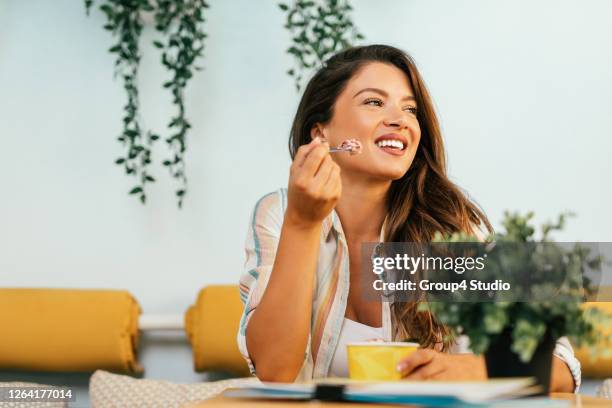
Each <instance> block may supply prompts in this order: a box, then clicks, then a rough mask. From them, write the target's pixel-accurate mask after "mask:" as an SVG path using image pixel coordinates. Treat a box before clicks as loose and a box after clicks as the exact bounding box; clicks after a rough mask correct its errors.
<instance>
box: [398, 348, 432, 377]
mask: <svg viewBox="0 0 612 408" xmlns="http://www.w3.org/2000/svg"><path fill="white" fill-rule="evenodd" d="M435 353H436V352H435V351H433V350H430V349H418V350H416V351H415V352H414V353H412V354H410V355H409V356H408V357H406V358H405V359H403V360H402V361H400V362H399V363H398V364H397V371H399V372H400V373H401V375H402V377H406V376H408V375H410V374H411V373H412V372H413V371H415V370H416V369H417V368H418V367H419V366H422V365H425V364H428V363H430V362H431V361H432V360H433V358H434V357H435V355H436V354H435Z"/></svg>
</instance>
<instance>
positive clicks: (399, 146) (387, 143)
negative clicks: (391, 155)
mask: <svg viewBox="0 0 612 408" xmlns="http://www.w3.org/2000/svg"><path fill="white" fill-rule="evenodd" d="M376 146H378V147H380V148H381V149H390V150H396V151H398V152H401V151H403V150H404V148H405V147H406V146H405V145H404V143H403V142H402V141H400V140H396V139H386V140H381V141H378V142H376Z"/></svg>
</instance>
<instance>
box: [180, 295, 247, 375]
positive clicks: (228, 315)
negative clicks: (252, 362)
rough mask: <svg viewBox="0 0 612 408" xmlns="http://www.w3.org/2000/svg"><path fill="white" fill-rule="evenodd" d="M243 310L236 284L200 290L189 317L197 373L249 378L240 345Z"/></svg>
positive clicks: (188, 330)
mask: <svg viewBox="0 0 612 408" xmlns="http://www.w3.org/2000/svg"><path fill="white" fill-rule="evenodd" d="M243 307H244V306H243V304H242V302H241V301H240V295H239V293H238V286H236V285H213V286H207V287H205V288H204V289H202V290H201V291H200V293H199V294H198V299H197V301H196V304H195V305H193V306H191V307H190V308H189V309H188V310H187V313H186V314H185V330H186V332H187V337H188V338H189V341H190V342H191V345H192V347H193V359H194V367H195V370H196V371H199V372H201V371H226V372H230V373H233V374H235V375H237V376H248V375H249V368H248V366H247V364H246V362H245V361H244V358H243V357H242V355H241V354H240V352H239V351H238V345H237V344H236V334H237V333H238V325H239V323H240V317H241V315H242V310H243Z"/></svg>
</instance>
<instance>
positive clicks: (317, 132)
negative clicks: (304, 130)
mask: <svg viewBox="0 0 612 408" xmlns="http://www.w3.org/2000/svg"><path fill="white" fill-rule="evenodd" d="M326 133H327V132H325V129H324V128H323V126H321V124H320V123H315V125H314V126H313V127H312V129H310V138H311V139H312V140H314V139H315V138H316V137H320V138H321V139H323V140H326V139H327V137H326V136H327V134H326Z"/></svg>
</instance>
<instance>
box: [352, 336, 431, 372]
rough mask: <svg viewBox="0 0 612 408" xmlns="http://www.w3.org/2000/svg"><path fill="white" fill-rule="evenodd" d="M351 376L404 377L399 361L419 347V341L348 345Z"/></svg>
mask: <svg viewBox="0 0 612 408" xmlns="http://www.w3.org/2000/svg"><path fill="white" fill-rule="evenodd" d="M346 348H347V356H348V369H349V378H351V379H353V380H368V381H393V380H400V379H401V378H402V377H401V375H400V373H398V372H397V370H396V367H397V363H399V362H400V360H402V359H403V358H405V357H407V356H409V355H410V354H411V353H413V352H414V351H415V350H416V349H418V348H419V345H418V344H417V343H402V342H387V343H384V342H367V343H364V342H360V343H348V344H347V345H346Z"/></svg>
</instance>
